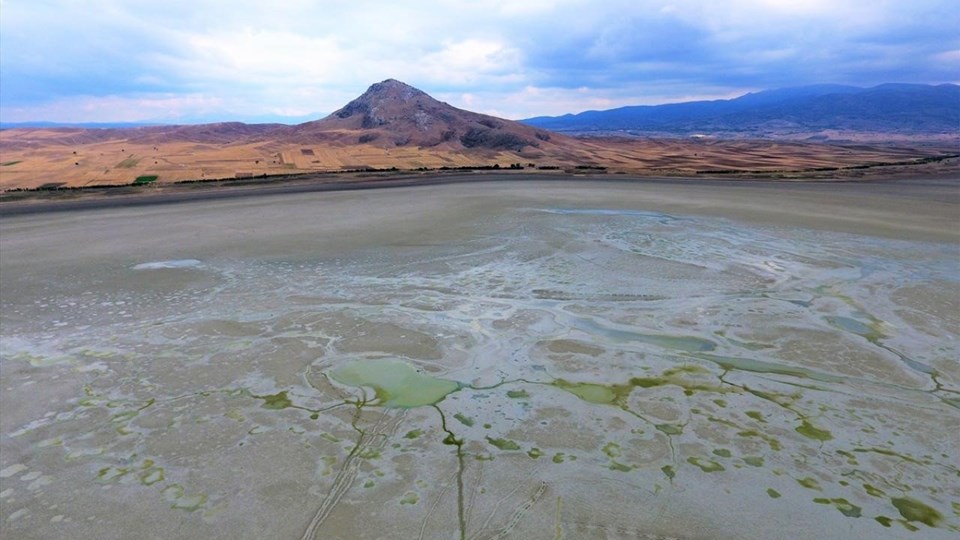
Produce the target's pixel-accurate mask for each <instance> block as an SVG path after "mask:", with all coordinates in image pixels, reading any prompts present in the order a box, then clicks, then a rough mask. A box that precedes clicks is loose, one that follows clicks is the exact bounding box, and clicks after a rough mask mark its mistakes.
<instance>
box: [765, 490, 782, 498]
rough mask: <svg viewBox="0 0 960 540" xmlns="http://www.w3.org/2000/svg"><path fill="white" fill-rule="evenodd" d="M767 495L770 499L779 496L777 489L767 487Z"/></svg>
mask: <svg viewBox="0 0 960 540" xmlns="http://www.w3.org/2000/svg"><path fill="white" fill-rule="evenodd" d="M767 495H769V496H770V498H771V499H779V498H780V492H779V491H777V490H775V489H773V488H767Z"/></svg>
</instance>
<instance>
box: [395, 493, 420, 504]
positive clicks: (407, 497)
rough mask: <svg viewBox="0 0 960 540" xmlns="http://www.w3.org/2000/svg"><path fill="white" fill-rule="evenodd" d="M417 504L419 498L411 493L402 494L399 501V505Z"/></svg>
mask: <svg viewBox="0 0 960 540" xmlns="http://www.w3.org/2000/svg"><path fill="white" fill-rule="evenodd" d="M418 502H420V496H419V495H417V494H416V493H414V492H412V491H408V492H406V493H404V494H403V497H402V498H401V499H400V504H417V503H418Z"/></svg>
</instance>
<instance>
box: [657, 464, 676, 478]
mask: <svg viewBox="0 0 960 540" xmlns="http://www.w3.org/2000/svg"><path fill="white" fill-rule="evenodd" d="M660 470H661V471H663V474H664V476H666V477H667V478H669V479H670V480H673V478H674V477H675V476H677V470H676V469H674V468H673V465H664V466H663V467H660Z"/></svg>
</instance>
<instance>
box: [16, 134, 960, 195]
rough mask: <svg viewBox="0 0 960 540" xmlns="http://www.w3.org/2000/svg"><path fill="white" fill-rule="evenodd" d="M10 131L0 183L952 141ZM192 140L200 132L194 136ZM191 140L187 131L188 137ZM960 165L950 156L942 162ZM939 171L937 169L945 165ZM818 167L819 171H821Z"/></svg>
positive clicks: (674, 159) (851, 151)
mask: <svg viewBox="0 0 960 540" xmlns="http://www.w3.org/2000/svg"><path fill="white" fill-rule="evenodd" d="M91 131H96V130H75V129H12V130H3V131H0V190H3V191H8V190H12V189H36V188H39V187H41V186H45V187H55V186H61V187H89V186H96V185H124V184H131V183H133V182H134V181H136V179H137V178H138V177H143V176H148V177H149V176H156V177H157V179H156V183H158V184H171V183H176V182H181V181H185V180H211V179H221V178H227V179H229V178H243V177H250V176H257V177H259V176H263V175H266V176H274V175H289V174H298V173H309V172H319V171H326V172H337V171H343V170H353V169H367V168H375V169H389V168H393V167H395V168H397V169H401V170H415V169H420V168H427V169H438V168H441V167H471V166H490V165H494V164H499V165H500V167H508V166H509V165H510V164H513V163H520V164H522V165H523V166H525V167H527V168H528V170H529V167H530V164H534V166H536V167H559V168H560V169H572V168H575V167H577V166H594V167H596V166H601V167H606V168H607V169H608V170H609V171H610V172H626V173H629V174H640V175H644V174H648V175H692V174H720V171H726V172H739V173H746V172H753V173H755V174H764V173H768V174H775V173H776V174H789V173H791V172H793V173H797V174H801V173H806V174H807V175H809V174H813V173H816V172H817V171H814V169H832V168H836V169H844V168H849V167H863V166H874V165H877V164H890V163H903V162H910V161H913V160H919V159H923V158H929V157H932V156H943V155H946V154H950V153H951V151H955V150H954V148H952V146H951V145H950V144H946V143H944V144H924V145H915V146H910V145H904V144H902V143H901V144H897V145H891V146H883V145H864V144H857V145H840V144H823V143H803V142H781V141H749V140H711V139H625V138H624V139H620V138H585V139H575V138H570V137H562V136H557V137H554V138H553V140H551V141H550V142H549V143H545V144H542V145H540V147H539V148H527V149H525V150H524V151H522V152H513V151H506V150H491V149H463V148H460V149H453V148H449V147H445V146H434V147H420V146H413V145H408V146H391V145H384V144H376V141H374V142H373V143H367V144H359V143H350V142H344V141H345V139H346V137H343V138H340V139H339V140H338V139H332V140H331V139H329V138H328V139H327V140H322V141H319V142H314V143H310V142H309V141H306V142H304V141H290V140H286V138H285V137H281V138H277V139H269V138H266V137H268V136H269V134H268V133H267V134H264V137H253V138H251V137H249V136H245V137H238V139H239V140H238V141H236V142H231V141H229V140H227V141H224V140H222V139H223V138H222V137H221V138H220V139H219V140H213V141H204V140H178V139H177V138H176V137H174V136H171V135H165V136H160V137H150V138H145V137H133V136H131V134H133V133H134V131H130V130H108V132H105V133H99V134H96V136H91V134H90V132H91ZM193 138H194V139H197V137H193ZM188 139H189V138H188ZM946 163H947V165H948V166H949V167H953V168H956V163H955V161H950V160H948V162H946ZM941 168H942V166H941ZM821 172H823V171H821Z"/></svg>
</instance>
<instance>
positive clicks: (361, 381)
mask: <svg viewBox="0 0 960 540" xmlns="http://www.w3.org/2000/svg"><path fill="white" fill-rule="evenodd" d="M330 377H331V378H332V379H333V380H335V381H337V382H338V383H340V384H345V385H347V386H353V387H356V388H361V387H369V388H372V389H373V390H374V392H376V396H377V403H376V404H377V405H380V406H382V407H397V408H413V407H423V406H425V405H435V404H437V403H439V402H440V401H442V400H443V398H445V397H447V395H448V394H450V393H452V392H456V391H457V390H459V389H460V388H461V386H460V383H458V382H456V381H451V380H448V379H441V378H438V377H432V376H430V375H424V374H423V373H420V372H419V371H417V370H416V369H414V368H413V367H412V366H410V365H409V364H407V363H405V362H400V361H398V360H354V361H352V362H348V363H346V364H344V365H342V366H340V367H338V368H336V369H334V370H333V371H331V372H330Z"/></svg>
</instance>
